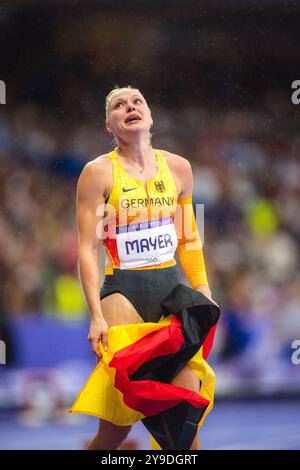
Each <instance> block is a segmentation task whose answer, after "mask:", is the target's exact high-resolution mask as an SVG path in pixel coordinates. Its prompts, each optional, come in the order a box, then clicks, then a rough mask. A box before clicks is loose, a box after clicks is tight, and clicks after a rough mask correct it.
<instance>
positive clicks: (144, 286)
mask: <svg viewBox="0 0 300 470" xmlns="http://www.w3.org/2000/svg"><path fill="white" fill-rule="evenodd" d="M178 284H179V272H178V267H177V265H175V266H170V267H168V268H156V269H141V270H132V269H115V270H114V273H113V274H106V275H105V278H104V282H103V285H102V288H101V291H100V299H101V300H102V299H104V298H105V297H107V296H109V295H111V294H114V293H116V292H119V293H121V294H123V295H124V296H125V297H127V299H128V300H130V302H131V303H132V304H133V305H134V307H135V308H136V310H137V311H138V313H139V315H140V316H141V317H142V318H143V320H144V321H145V322H155V323H157V322H158V321H159V319H160V318H161V316H162V314H163V310H162V307H161V301H162V300H163V299H164V298H165V297H167V296H168V295H169V294H170V293H171V292H172V290H173V289H174V288H175V287H176V286H177V285H178Z"/></svg>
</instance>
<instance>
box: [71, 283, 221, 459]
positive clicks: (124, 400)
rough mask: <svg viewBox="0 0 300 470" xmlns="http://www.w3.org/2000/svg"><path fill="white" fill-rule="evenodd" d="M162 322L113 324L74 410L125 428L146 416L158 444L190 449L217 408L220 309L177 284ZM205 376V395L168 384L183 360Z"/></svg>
mask: <svg viewBox="0 0 300 470" xmlns="http://www.w3.org/2000/svg"><path fill="white" fill-rule="evenodd" d="M161 306H162V311H163V315H164V318H163V319H162V320H160V321H159V322H158V323H150V322H149V323H140V324H134V325H133V324H132V325H120V326H114V327H111V328H109V332H108V346H109V350H108V351H107V352H105V351H104V350H103V348H102V345H101V343H99V347H100V352H101V354H102V360H101V361H100V363H99V364H98V366H97V367H96V369H95V370H94V372H93V373H92V375H91V377H90V378H89V380H88V382H87V383H86V385H85V387H84V388H83V390H82V391H81V392H80V394H79V396H78V398H77V400H76V401H75V403H74V405H73V407H72V408H71V410H70V411H71V412H73V413H87V414H92V415H95V416H98V417H99V418H103V419H105V420H107V421H110V422H112V423H114V424H116V425H119V426H124V425H129V424H133V423H134V422H136V421H138V420H142V422H143V423H144V425H145V426H146V428H147V429H148V430H149V432H150V434H151V442H152V447H153V448H156V449H159V448H160V449H164V450H174V449H176V450H184V449H189V448H190V446H191V444H192V442H193V439H194V437H195V435H196V432H197V428H198V427H199V426H200V425H201V424H202V423H203V420H204V418H205V416H206V415H207V414H208V412H209V411H210V410H211V408H212V406H213V396H214V373H213V371H212V369H211V368H210V367H209V365H208V364H207V362H206V359H207V357H208V355H209V352H210V350H211V348H212V344H213V338H214V334H215V329H216V324H217V321H218V319H219V315H220V311H219V309H218V307H217V306H216V305H215V304H213V303H212V302H211V301H210V300H209V299H207V298H206V297H205V296H204V295H202V294H201V293H199V292H197V291H195V290H194V289H191V288H189V287H187V286H185V285H183V284H179V285H178V286H177V287H176V288H175V289H174V290H173V291H172V292H171V293H170V294H169V295H168V297H166V298H165V299H164V300H163V302H162V303H161ZM186 364H187V365H188V367H189V368H190V369H191V370H192V371H193V372H194V373H195V374H196V375H197V376H198V377H199V379H200V382H201V387H200V393H199V394H198V393H195V392H192V391H190V390H187V389H185V388H183V387H178V386H175V385H172V384H171V383H170V382H171V381H172V379H173V378H174V377H175V376H176V374H177V373H178V372H179V371H180V370H181V369H182V368H183V367H184V366H185V365H186Z"/></svg>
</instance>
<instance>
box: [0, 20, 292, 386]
mask: <svg viewBox="0 0 300 470" xmlns="http://www.w3.org/2000/svg"><path fill="white" fill-rule="evenodd" d="M39 15H41V13H40V12H39ZM91 18H92V19H91ZM163 18H164V21H165V22H166V21H167V20H168V18H169V17H168V18H166V17H165V16H163ZM56 19H57V18H56ZM169 19H170V18H169ZM187 20H188V19H187ZM11 21H12V23H13V22H15V25H18V26H20V24H19V23H18V21H19V20H17V19H16V17H15V16H14V15H12V18H11ZM43 22H44V23H43ZM42 23H43V25H44V26H45V24H46V25H48V30H47V29H46V32H44V35H45V37H46V38H47V41H48V42H47V41H45V40H44V41H40V42H39V43H35V45H36V47H35V53H34V54H35V57H36V59H37V60H40V62H35V64H37V63H38V64H39V67H38V66H37V65H34V64H32V66H31V68H30V70H29V71H28V70H27V71H26V69H22V67H20V68H19V69H18V71H17V70H16V69H15V75H14V80H15V81H16V82H17V81H19V82H22V83H23V84H24V86H25V91H24V89H23V90H22V92H21V91H20V90H19V91H18V93H19V94H18V93H17V92H13V104H12V105H11V106H7V107H5V109H4V107H2V109H1V115H0V158H1V168H0V203H1V209H0V272H1V280H2V282H1V295H0V302H1V309H0V315H1V323H2V328H3V330H5V331H6V334H7V335H8V334H9V329H7V324H9V322H8V323H7V319H9V318H10V317H11V316H14V317H15V316H23V317H25V316H31V317H32V315H36V316H39V315H42V316H43V315H48V316H57V317H59V318H63V319H64V320H80V319H82V320H84V319H85V318H86V314H87V312H86V306H85V301H84V298H83V295H82V292H81V288H80V285H79V283H78V276H77V235H76V224H75V190H76V179H77V177H78V175H79V173H80V171H81V169H82V167H83V165H84V164H85V162H86V161H88V160H91V159H93V158H95V157H96V156H98V155H99V154H102V153H105V152H107V151H109V150H110V149H111V148H112V146H113V143H112V142H111V139H110V137H109V136H108V135H107V134H106V133H105V131H104V127H103V122H104V95H105V93H106V92H107V91H109V88H110V86H113V85H114V84H115V83H119V84H120V85H123V84H128V83H130V84H132V85H133V86H137V87H139V88H141V91H142V92H145V97H146V99H147V100H148V102H149V105H150V107H151V109H152V112H153V117H154V129H153V134H154V137H153V146H154V147H156V148H164V149H167V150H169V151H171V152H174V153H177V154H179V155H182V156H184V157H186V158H188V159H189V160H190V161H191V163H192V167H193V171H194V180H195V182H194V202H195V203H204V204H205V230H204V231H205V248H204V250H205V258H206V264H207V269H208V274H209V279H210V283H211V288H212V291H213V293H214V298H215V299H216V300H217V301H218V302H219V303H220V305H221V307H222V320H221V321H220V326H219V331H218V336H217V342H216V347H215V350H214V355H213V360H214V364H215V365H214V368H215V369H216V371H217V377H218V382H217V386H218V390H219V392H220V393H221V394H222V393H224V394H226V393H229V394H230V393H233V392H235V391H236V390H239V391H243V390H246V389H247V391H248V392H249V390H250V391H251V389H253V391H255V392H261V393H269V392H273V391H274V392H284V393H285V392H286V393H288V392H291V393H292V392H293V390H296V389H297V390H298V392H299V390H300V378H299V373H298V374H296V368H295V366H293V365H292V363H291V355H292V349H291V344H292V342H293V340H295V339H300V316H299V306H300V272H299V255H300V252H299V249H300V243H299V241H300V219H299V213H300V160H299V154H300V138H299V133H298V128H299V116H298V115H297V114H296V111H295V109H294V108H293V106H291V104H290V97H289V95H288V92H289V91H288V92H287V93H286V90H282V87H280V86H278V87H276V86H275V84H274V83H273V84H271V85H270V87H266V88H265V89H264V90H263V91H262V90H260V89H259V86H258V85H257V84H256V83H255V81H253V80H254V77H255V73H254V71H253V70H254V69H253V63H254V50H253V49H251V46H250V42H251V38H249V37H248V36H249V35H247V31H246V32H244V36H243V37H242V38H240V42H239V43H238V45H237V46H236V47H235V48H232V47H233V44H234V38H233V37H230V35H229V33H228V32H226V31H225V30H222V28H221V29H220V31H216V30H215V29H214V28H213V26H212V25H210V26H209V27H208V28H207V30H206V31H205V30H203V31H202V32H201V31H200V30H199V31H198V33H199V34H197V30H195V29H194V30H192V29H191V31H190V32H189V36H188V39H187V41H186V44H185V45H184V47H182V48H181V49H180V50H178V51H177V52H178V62H176V61H175V60H174V61H173V62H172V63H171V64H170V67H169V70H166V66H165V65H164V58H165V57H166V56H167V54H168V53H170V47H171V44H170V41H169V39H168V34H167V32H166V29H164V28H163V27H162V26H159V23H156V24H155V27H154V26H153V24H152V25H151V24H150V25H149V24H143V27H141V24H140V25H139V27H138V28H137V30H136V33H135V35H136V36H135V38H133V37H132V35H131V31H130V28H129V27H126V26H124V28H123V29H122V35H120V32H119V30H118V27H119V24H118V22H116V21H114V18H113V15H112V13H111V12H109V13H107V14H106V16H104V17H101V20H100V16H99V15H98V16H97V17H95V16H92V14H91V15H90V16H87V17H83V18H80V20H79V18H78V17H76V18H68V17H66V16H64V15H62V17H61V18H60V19H59V21H58V24H57V27H56V30H55V33H54V32H52V31H51V21H50V20H49V19H48V20H47V21H46V19H45V18H44V17H43V21H42ZM125 23H126V22H124V24H125ZM33 24H34V27H33V28H32V31H31V36H30V38H31V41H32V42H34V41H35V39H36V36H37V34H38V33H39V32H40V29H41V26H37V23H33ZM184 24H185V23H184V21H183V23H182V25H181V26H182V28H184ZM274 24H275V26H276V23H274ZM100 26H101V27H100ZM177 26H178V25H177ZM81 28H82V30H85V31H86V33H87V34H86V35H81V34H80V30H81ZM171 29H172V34H173V35H175V36H176V37H177V40H178V41H180V37H181V36H180V35H181V34H183V32H182V31H181V30H180V28H179V26H178V29H177V30H176V28H175V25H174V19H173V23H172V26H171ZM19 31H20V33H19V41H22V37H23V36H22V34H23V32H24V31H26V27H25V26H24V28H23V30H22V28H21V29H19ZM50 31H51V33H50ZM66 31H67V33H66ZM257 34H258V42H259V36H260V34H259V31H258V32H257ZM142 35H144V37H146V39H147V40H146V41H144V42H143V47H141V45H140V43H139V41H136V37H138V38H141V37H142ZM261 37H262V38H263V34H262V33H261ZM49 38H50V39H49ZM272 38H273V36H272ZM133 39H135V40H133ZM204 39H205V40H204ZM244 39H245V40H246V39H247V41H248V52H249V55H248V58H247V59H248V63H247V66H248V68H246V66H245V69H244V70H241V67H242V66H243V64H244V56H243V53H242V43H243V40H244ZM269 40H270V38H269ZM285 40H286V41H287V39H286V38H285ZM268 44H269V43H268ZM273 45H274V46H276V44H273ZM29 46H30V44H29V45H27V47H28V48H29ZM263 47H265V48H266V51H270V50H272V54H273V55H272V57H271V59H272V60H271V61H270V64H271V66H272V65H273V70H276V67H278V64H279V58H280V59H281V60H282V61H283V62H284V53H283V50H282V49H281V50H279V49H278V48H277V49H276V47H274V49H273V47H272V44H271V45H270V44H269V46H268V45H266V42H263V43H262V49H263ZM130 48H131V52H130V55H129V56H126V53H127V54H128V51H129V49H130ZM26 51H27V52H26ZM28 51H29V49H28V50H25V52H26V53H27V54H28V53H29V52H28ZM53 51H56V56H55V57H56V59H55V60H56V62H55V64H54V66H53V63H52V62H53V61H54V59H53V56H52V54H53ZM122 51H124V55H122V54H123V52H122ZM266 51H265V52H266ZM25 52H24V54H25ZM174 54H175V51H174ZM116 57H118V60H116V59H115V58H116ZM126 57H127V58H128V60H127V61H126V60H125V59H126ZM201 57H204V58H205V59H203V62H202V66H203V67H202V68H203V72H201V71H199V66H196V65H195V64H196V63H197V64H198V65H199V63H200V64H201ZM224 57H225V59H224ZM263 57H264V55H263V52H262V50H260V55H259V56H258V64H261V63H262V62H260V60H262V58H263ZM228 58H229V59H230V60H229V61H228ZM22 60H24V59H22ZM22 60H21V59H20V61H19V62H18V63H19V65H21V63H22ZM291 60H292V58H291ZM159 61H160V63H161V66H159V67H160V72H161V78H162V83H163V84H162V85H161V87H160V88H159V91H157V90H158V88H157V87H156V84H157V83H158V80H157V77H156V74H155V68H154V65H155V63H157V62H159ZM182 61H183V62H184V65H185V72H184V73H183V72H182V70H181V67H180V66H179V62H180V63H181V62H182ZM251 61H252V62H251ZM225 62H226V67H227V68H226V67H225V65H224V64H225ZM104 63H108V64H109V66H110V71H109V68H108V67H105V66H104V65H103V64H104ZM251 63H252V68H251ZM116 64H117V65H118V67H119V68H118V69H117V70H115V69H114V68H113V67H114V66H116ZM144 64H146V67H145V66H144ZM214 64H218V66H217V67H215V65H214ZM249 64H250V65H249ZM46 65H47V67H46ZM151 67H152V69H151ZM271 68H272V67H271ZM112 70H113V71H114V72H113V74H112V75H113V79H111V71H112ZM176 70H178V75H177V76H176V79H175V78H174V80H171V79H170V75H171V74H172V73H175V71H176ZM207 70H213V72H209V73H208V72H207ZM206 72H207V73H208V75H207V77H208V78H207V83H206V86H205V84H204V85H203V74H205V73H206ZM25 73H26V77H27V78H26V80H25ZM270 74H271V72H270ZM83 75H84V76H83ZM200 75H201V77H200ZM29 76H30V79H29V78H28V77H29ZM50 76H53V80H50V79H49V77H50ZM187 76H188V79H187V80H186V81H185V80H184V78H185V77H187ZM245 77H246V78H245ZM167 78H168V80H167ZM294 78H297V77H294ZM151 80H153V85H151V83H152V82H151ZM243 80H244V81H243ZM13 83H14V81H13V80H12V84H13ZM235 83H239V86H237V89H235ZM143 84H145V87H143ZM192 84H193V87H192V88H191V85H192ZM176 85H178V87H179V88H178V90H179V92H178V91H177V90H176ZM289 86H290V84H289V83H287V87H289ZM31 87H32V88H31ZM243 87H244V88H243ZM216 89H217V91H216V93H217V95H215V94H214V90H216ZM8 90H9V87H8ZM28 90H29V91H28ZM54 90H55V93H54ZM241 90H242V91H241ZM243 90H244V91H243ZM22 93H23V95H22ZM25 93H28V94H29V98H28V97H27V98H26V97H25ZM224 96H226V99H225V101H224ZM56 98H57V101H55V99H56ZM252 99H253V102H252ZM8 101H9V94H8ZM218 101H219V102H218ZM228 103H229V104H228Z"/></svg>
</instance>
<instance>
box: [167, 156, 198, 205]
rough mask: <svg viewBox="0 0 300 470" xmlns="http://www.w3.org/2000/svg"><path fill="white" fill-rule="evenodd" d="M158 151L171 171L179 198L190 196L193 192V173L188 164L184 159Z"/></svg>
mask: <svg viewBox="0 0 300 470" xmlns="http://www.w3.org/2000/svg"><path fill="white" fill-rule="evenodd" d="M159 151H160V152H161V153H162V155H163V156H164V157H165V159H166V162H167V164H168V167H169V168H170V170H171V173H172V175H173V178H174V180H175V183H176V187H177V192H178V195H179V197H185V196H186V195H188V194H191V192H192V190H193V173H192V167H191V164H190V162H189V161H188V160H187V159H186V158H184V157H181V156H180V155H176V154H175V153H171V152H168V151H167V150H159Z"/></svg>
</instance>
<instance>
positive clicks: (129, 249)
mask: <svg viewBox="0 0 300 470" xmlns="http://www.w3.org/2000/svg"><path fill="white" fill-rule="evenodd" d="M177 243H178V241H177V235H176V231H175V227H174V224H173V221H172V218H171V217H164V218H161V219H157V220H149V221H146V222H139V223H136V224H130V225H125V226H122V227H117V247H118V254H119V260H120V269H130V268H141V267H144V266H148V265H152V264H160V263H164V262H165V261H169V260H171V259H172V258H173V257H174V253H175V251H176V248H177Z"/></svg>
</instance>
